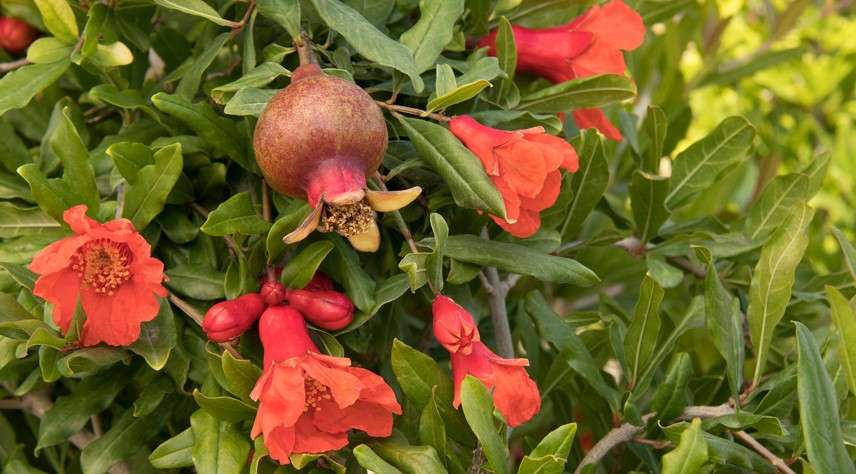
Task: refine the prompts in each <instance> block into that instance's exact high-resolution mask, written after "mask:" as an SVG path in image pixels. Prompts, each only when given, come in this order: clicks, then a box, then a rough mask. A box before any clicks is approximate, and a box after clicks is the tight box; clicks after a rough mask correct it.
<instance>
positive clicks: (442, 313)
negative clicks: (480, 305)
mask: <svg viewBox="0 0 856 474" xmlns="http://www.w3.org/2000/svg"><path fill="white" fill-rule="evenodd" d="M431 309H432V312H433V313H434V337H436V338H437V341H439V342H440V344H441V345H442V346H443V347H445V348H446V350H448V351H449V352H450V353H452V354H454V353H457V352H460V353H462V354H469V353H470V352H472V350H473V348H472V343H473V342H478V341H480V340H481V337H480V336H479V330H478V328H477V327H476V326H475V324H474V321H473V317H472V315H470V313H468V312H467V310H465V309H464V308H462V307H461V306H459V305H458V304H457V303H455V301H454V300H452V298H449V297H448V296H443V295H439V296H437V297H436V298H434V303H433V304H432V305H431Z"/></svg>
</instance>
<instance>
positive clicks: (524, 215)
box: [490, 209, 541, 239]
mask: <svg viewBox="0 0 856 474" xmlns="http://www.w3.org/2000/svg"><path fill="white" fill-rule="evenodd" d="M490 217H491V219H493V221H494V222H496V224H497V225H498V226H500V227H502V229H503V230H504V231H506V232H508V233H509V234H511V235H513V236H515V237H517V238H518V239H525V238H526V237H531V236H533V235H535V233H537V232H538V229H540V228H541V216H540V215H539V213H537V212H534V211H530V210H528V209H521V210H520V215H519V216H518V217H517V221H516V222H514V223H510V222H506V221H504V220H502V219H499V218H498V217H495V216H490Z"/></svg>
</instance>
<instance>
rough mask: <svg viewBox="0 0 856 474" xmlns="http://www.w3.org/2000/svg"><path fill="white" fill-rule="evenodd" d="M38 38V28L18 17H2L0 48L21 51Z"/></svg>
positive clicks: (0, 21)
mask: <svg viewBox="0 0 856 474" xmlns="http://www.w3.org/2000/svg"><path fill="white" fill-rule="evenodd" d="M35 39H36V30H35V29H33V27H32V26H30V25H28V24H26V23H24V22H23V21H21V20H19V19H17V18H8V17H0V48H3V49H5V50H6V51H8V52H10V53H20V52H21V51H23V50H25V49H27V47H28V46H30V43H32V42H33V40H35Z"/></svg>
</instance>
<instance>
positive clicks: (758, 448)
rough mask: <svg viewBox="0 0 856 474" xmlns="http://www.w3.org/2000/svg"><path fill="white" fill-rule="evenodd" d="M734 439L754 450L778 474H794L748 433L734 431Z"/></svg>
mask: <svg viewBox="0 0 856 474" xmlns="http://www.w3.org/2000/svg"><path fill="white" fill-rule="evenodd" d="M734 437H735V438H737V439H739V440H740V441H743V443H744V444H746V445H747V446H749V447H750V448H752V449H754V450H755V452H757V453H758V454H760V455H761V456H762V457H763V458H764V459H766V460H767V462H769V463H770V464H772V465H773V466H775V467H776V469H778V470H779V472H781V473H783V474H796V473H795V472H794V471H793V469H791V468H790V467H788V465H787V463H785V461H784V460H783V459H782V458H780V457H778V456H776V455H775V454H773V453H772V452H771V451H770V450H769V449H767V448H765V447H764V445H762V444H761V443H759V442H758V440H756V439H755V438H753V437H752V436H750V435H749V433H746V432H745V431H735V432H734Z"/></svg>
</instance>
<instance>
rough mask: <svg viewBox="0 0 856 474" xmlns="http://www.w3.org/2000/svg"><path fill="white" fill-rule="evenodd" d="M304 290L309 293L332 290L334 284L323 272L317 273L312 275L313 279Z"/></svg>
mask: <svg viewBox="0 0 856 474" xmlns="http://www.w3.org/2000/svg"><path fill="white" fill-rule="evenodd" d="M303 289H304V290H309V291H319V290H332V289H333V282H332V281H331V280H330V278H329V277H327V275H325V274H323V273H321V272H315V275H312V279H311V280H309V283H307V284H306V286H304V287H303Z"/></svg>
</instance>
